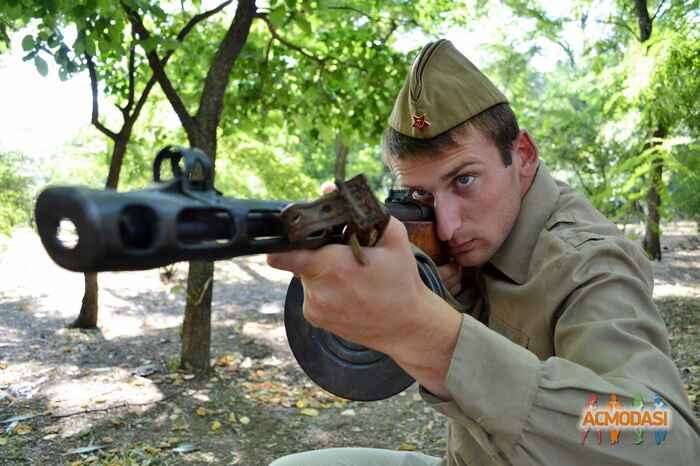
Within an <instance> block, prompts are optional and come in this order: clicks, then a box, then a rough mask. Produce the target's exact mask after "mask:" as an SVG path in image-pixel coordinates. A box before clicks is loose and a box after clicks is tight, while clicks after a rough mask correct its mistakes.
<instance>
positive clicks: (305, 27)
mask: <svg viewBox="0 0 700 466" xmlns="http://www.w3.org/2000/svg"><path fill="white" fill-rule="evenodd" d="M294 22H296V23H297V26H299V28H300V29H301V30H302V31H304V32H305V33H306V34H311V23H310V22H309V20H308V19H306V18H304V17H303V16H299V15H296V16H295V17H294Z"/></svg>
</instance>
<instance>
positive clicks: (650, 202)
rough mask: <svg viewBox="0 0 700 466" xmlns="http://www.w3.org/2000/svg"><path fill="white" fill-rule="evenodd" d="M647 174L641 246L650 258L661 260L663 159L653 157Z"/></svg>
mask: <svg viewBox="0 0 700 466" xmlns="http://www.w3.org/2000/svg"><path fill="white" fill-rule="evenodd" d="M652 164H653V166H652V169H651V174H650V176H649V190H648V191H647V196H646V197H647V219H646V227H645V231H644V241H643V243H642V244H643V246H644V250H645V251H646V253H647V255H648V256H649V258H650V259H653V260H657V261H660V260H661V196H660V195H659V186H660V185H661V176H662V174H663V160H661V159H659V158H655V159H654V161H653V162H652Z"/></svg>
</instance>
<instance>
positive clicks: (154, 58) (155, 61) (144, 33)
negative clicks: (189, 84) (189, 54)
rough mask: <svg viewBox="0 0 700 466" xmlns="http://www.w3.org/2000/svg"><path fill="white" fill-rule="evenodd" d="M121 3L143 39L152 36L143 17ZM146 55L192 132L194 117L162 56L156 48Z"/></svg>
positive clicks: (182, 120) (186, 128)
mask: <svg viewBox="0 0 700 466" xmlns="http://www.w3.org/2000/svg"><path fill="white" fill-rule="evenodd" d="M121 5H122V8H124V11H125V12H126V14H127V16H128V18H129V21H130V22H131V25H132V27H133V28H134V31H136V33H137V34H138V36H139V38H140V39H142V40H147V39H148V38H149V37H150V34H149V32H148V30H146V27H145V26H144V24H143V21H142V20H141V17H140V16H139V15H138V13H137V12H136V11H135V10H133V9H131V7H129V6H128V5H127V4H126V3H125V2H123V1H122V2H121ZM146 57H147V58H148V64H149V65H150V66H151V70H152V71H153V75H154V76H155V78H156V80H157V81H158V83H159V84H160V87H161V88H162V89H163V93H164V94H165V96H166V97H167V98H168V101H169V102H170V105H172V107H173V110H175V113H176V114H177V116H178V118H179V119H180V122H181V123H182V125H183V127H184V128H185V131H187V133H188V134H190V133H191V132H192V131H193V130H194V129H195V122H194V119H193V118H192V116H190V114H189V112H188V111H187V108H186V107H185V104H184V102H183V101H182V99H181V98H180V96H179V94H178V93H177V91H176V90H175V87H174V86H173V84H172V82H170V79H169V78H168V75H167V74H166V73H165V69H164V67H163V65H162V63H161V60H160V58H159V57H158V54H157V53H156V51H155V50H151V51H149V52H146Z"/></svg>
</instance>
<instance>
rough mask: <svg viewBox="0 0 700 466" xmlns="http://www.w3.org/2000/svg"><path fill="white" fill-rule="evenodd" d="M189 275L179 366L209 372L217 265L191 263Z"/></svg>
mask: <svg viewBox="0 0 700 466" xmlns="http://www.w3.org/2000/svg"><path fill="white" fill-rule="evenodd" d="M189 265H190V266H189V271H188V273H187V305H186V307H185V319H184V321H183V322H182V351H181V354H180V365H181V366H182V367H184V368H185V369H188V370H194V371H196V372H205V371H207V370H208V369H209V357H210V350H209V348H210V346H211V345H210V343H211V297H212V291H213V289H214V263H213V262H205V261H192V262H190V264H189Z"/></svg>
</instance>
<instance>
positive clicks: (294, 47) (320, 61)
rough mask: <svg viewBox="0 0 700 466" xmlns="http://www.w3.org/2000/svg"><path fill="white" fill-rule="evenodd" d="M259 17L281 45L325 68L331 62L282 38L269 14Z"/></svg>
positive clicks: (357, 67) (343, 64)
mask: <svg viewBox="0 0 700 466" xmlns="http://www.w3.org/2000/svg"><path fill="white" fill-rule="evenodd" d="M257 17H258V18H260V19H262V20H263V21H264V22H265V24H266V25H267V29H268V30H269V31H270V34H271V35H272V37H273V38H274V39H275V40H277V41H278V42H279V43H281V44H282V45H284V46H286V47H287V48H290V49H292V50H295V51H297V52H298V53H300V54H301V55H303V56H305V57H306V58H308V59H309V60H312V61H315V62H316V63H318V64H319V65H321V67H325V66H326V63H327V62H328V61H329V60H331V58H329V57H319V56H317V55H314V54H312V53H310V52H307V51H306V50H304V49H303V48H302V47H300V46H298V45H296V44H294V43H292V42H290V41H288V40H287V39H285V38H284V37H282V36H281V35H280V34H279V33H278V32H277V29H276V28H275V27H274V26H273V25H272V23H271V22H270V19H269V18H268V17H267V14H265V13H262V14H259V15H257ZM332 60H333V61H334V62H335V63H337V64H338V65H341V66H346V67H348V68H355V69H357V70H360V71H362V72H363V73H365V72H366V71H367V70H366V69H365V68H363V67H361V66H359V65H357V64H355V63H352V62H346V61H342V60H338V59H332Z"/></svg>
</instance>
